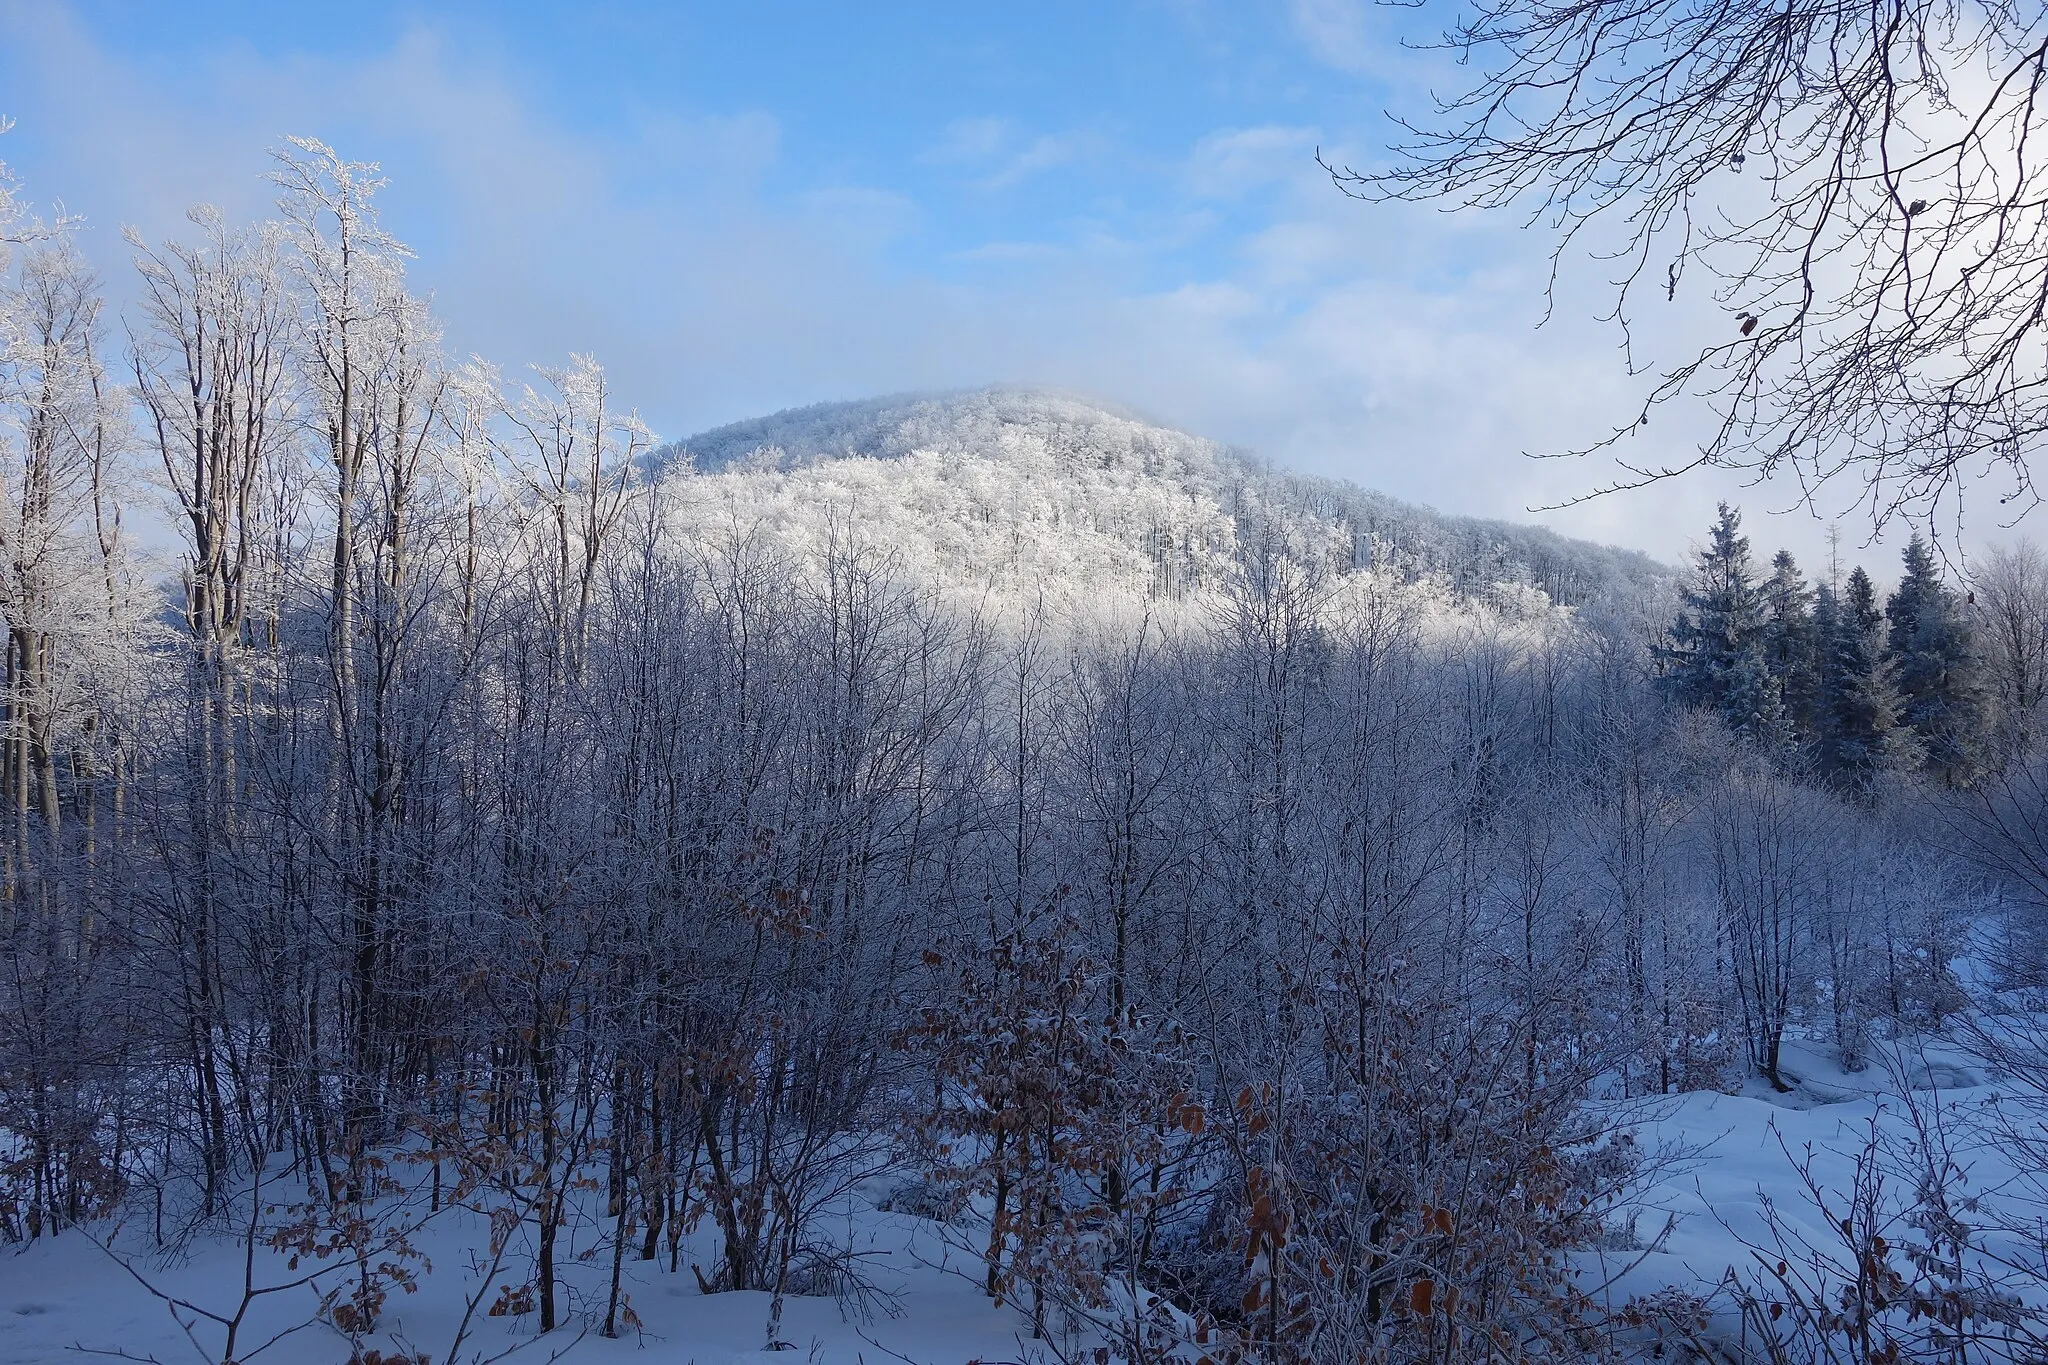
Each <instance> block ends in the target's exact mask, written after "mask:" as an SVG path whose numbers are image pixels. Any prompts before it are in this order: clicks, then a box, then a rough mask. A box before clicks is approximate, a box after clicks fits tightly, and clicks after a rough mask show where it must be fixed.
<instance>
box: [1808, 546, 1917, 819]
mask: <svg viewBox="0 0 2048 1365" xmlns="http://www.w3.org/2000/svg"><path fill="white" fill-rule="evenodd" d="M1883 626H1884V617H1883V615H1882V614H1881V613H1880V612H1879V611H1878V608H1877V589H1876V588H1875V587H1874V586H1873V585H1872V584H1871V581H1870V575H1869V574H1867V573H1865V572H1864V571H1863V570H1862V569H1861V568H1857V569H1854V570H1852V571H1851V572H1850V574H1849V581H1848V583H1847V584H1846V585H1845V586H1844V588H1843V590H1842V592H1841V593H1840V594H1839V595H1838V594H1836V593H1835V591H1834V590H1833V589H1832V588H1827V587H1823V588H1822V589H1821V592H1820V601H1819V604H1818V606H1817V608H1816V610H1815V629H1816V632H1817V634H1818V635H1819V636H1820V642H1821V650H1822V654H1821V660H1820V664H1821V666H1820V671H1819V678H1818V695H1817V706H1816V711H1817V717H1816V721H1817V726H1818V733H1817V735H1816V739H1815V743H1814V757H1815V766H1816V767H1817V768H1819V770H1820V772H1821V775H1822V776H1823V777H1825V778H1826V779H1827V780H1828V781H1829V782H1831V783H1832V784H1834V785H1835V786H1837V787H1839V788H1842V789H1844V790H1847V791H1854V792H1868V791H1869V790H1870V788H1871V786H1872V784H1873V783H1874V782H1875V780H1876V778H1877V776H1878V774H1879V773H1880V772H1882V771H1884V770H1885V769H1886V768H1887V767H1890V766H1893V765H1894V764H1895V763H1896V762H1897V761H1898V757H1899V753H1900V746H1901V744H1902V742H1903V740H1904V738H1905V737H1904V736H1901V735H1900V734H1899V732H1898V724H1899V705H1900V703H1899V697H1898V689H1897V686H1896V684H1895V682H1894V680H1893V676H1892V668H1891V663H1890V660H1889V658H1888V657H1887V655H1886V651H1885V647H1884V646H1885V641H1884V632H1883Z"/></svg>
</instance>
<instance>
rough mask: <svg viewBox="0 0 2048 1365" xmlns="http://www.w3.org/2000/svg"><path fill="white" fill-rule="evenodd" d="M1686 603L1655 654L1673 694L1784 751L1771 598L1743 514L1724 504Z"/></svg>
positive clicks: (1786, 730) (1784, 725)
mask: <svg viewBox="0 0 2048 1365" xmlns="http://www.w3.org/2000/svg"><path fill="white" fill-rule="evenodd" d="M1683 603H1684V606H1683V608H1682V609H1681V610H1680V611H1679V613H1678V619H1677V620H1676V621H1675V622H1673V623H1672V626H1671V631H1670V643H1669V644H1668V645H1667V646H1666V647H1665V648H1663V649H1662V650H1660V651H1659V652H1658V653H1659V657H1660V658H1661V659H1662V660H1663V662H1664V665H1665V677H1666V679H1667V680H1668V681H1669V683H1670V686H1671V687H1672V689H1673V690H1674V691H1675V692H1676V693H1677V694H1678V697H1679V699H1680V700H1681V701H1683V702H1684V703H1685V704H1687V705H1688V706H1696V707H1699V708H1701V709H1702V710H1707V711H1712V712H1713V713H1714V714H1716V715H1718V716H1719V717H1720V718H1721V719H1722V720H1723V721H1724V722H1726V724H1727V725H1728V727H1729V728H1730V729H1732V730H1734V731H1735V732H1736V733H1737V734H1741V735H1745V736H1747V737H1748V738H1750V739H1751V740H1754V741H1755V742H1756V743H1757V744H1758V745H1759V746H1760V747H1762V748H1764V749H1766V750H1778V749H1782V748H1783V747H1784V746H1785V745H1786V744H1787V743H1788V742H1789V740H1790V737H1791V735H1790V725H1789V724H1788V722H1787V719H1786V716H1785V706H1784V699H1783V694H1782V691H1781V689H1780V686H1779V682H1778V678H1777V675H1776V674H1775V673H1774V672H1773V671H1772V669H1771V665H1770V660H1769V658H1768V650H1769V648H1770V632H1769V625H1770V605H1769V599H1768V594H1767V593H1766V591H1765V589H1764V586H1763V585H1762V584H1760V583H1758V581H1757V578H1756V573H1755V570H1754V568H1753V567H1752V565H1751V563H1750V558H1749V537H1747V536H1745V535H1743V534H1742V514H1741V513H1740V512H1738V511H1736V510H1735V509H1734V508H1732V507H1730V506H1729V505H1728V504H1727V503H1725V502H1724V503H1722V504H1721V515H1720V519H1719V520H1718V521H1717V522H1716V523H1715V524H1714V529H1713V531H1712V533H1711V537H1710V539H1709V541H1708V544H1707V547H1706V548H1705V549H1704V550H1701V551H1700V552H1699V558H1698V563H1697V564H1696V565H1695V566H1694V568H1693V577H1692V583H1691V584H1690V585H1689V586H1688V587H1687V588H1686V590H1685V594H1684V597H1683Z"/></svg>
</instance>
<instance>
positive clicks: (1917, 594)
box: [1884, 535, 1984, 786]
mask: <svg viewBox="0 0 2048 1365" xmlns="http://www.w3.org/2000/svg"><path fill="white" fill-rule="evenodd" d="M1904 561H1905V574H1904V575H1903V576H1902V577H1901V578H1900V579H1899V586H1898V588H1897V589H1896V590H1895V591H1894V592H1893V593H1892V595H1891V597H1890V598H1889V599H1887V600H1886V602H1885V609H1884V614H1885V619H1886V621H1887V623H1888V628H1887V631H1886V640H1885V643H1886V650H1887V653H1888V654H1889V655H1890V659H1891V664H1892V667H1893V668H1894V669H1895V670H1896V672H1897V677H1898V687H1899V695H1900V699H1901V703H1902V704H1901V707H1900V717H1899V718H1900V720H1901V722H1902V723H1903V724H1905V725H1908V726H1910V727H1911V728H1912V730H1913V733H1914V735H1915V736H1916V737H1917V738H1918V739H1919V742H1920V744H1921V746H1922V750H1923V755H1924V757H1923V762H1924V764H1925V767H1926V770H1927V771H1928V772H1929V773H1931V774H1934V775H1937V776H1939V777H1940V778H1941V780H1942V781H1943V782H1945V783H1947V784H1948V785H1950V786H1961V785H1964V784H1966V783H1968V782H1969V781H1970V780H1971V778H1972V777H1973V776H1974V775H1975V772H1976V769H1977V766H1978V763H1979V761H1980V759H1981V756H1982V747H1983V745H1982V741H1983V732H1984V698H1983V682H1982V678H1981V676H1980V670H1979V666H1978V661H1977V657H1976V649H1975V646H1974V642H1973V641H1972V639H1971V631H1970V622H1969V617H1968V615H1967V614H1966V613H1965V612H1964V610H1963V604H1962V603H1961V601H1960V600H1958V598H1957V595H1956V593H1955V590H1954V589H1952V588H1950V587H1949V586H1948V585H1947V584H1945V583H1943V582H1942V581H1941V572H1940V570H1939V568H1938V567H1937V566H1936V565H1935V562H1934V556H1933V555H1932V554H1931V553H1929V551H1928V548H1927V545H1926V543H1925V542H1924V541H1922V540H1921V539H1920V537H1919V536H1917V535H1915V536H1914V537H1913V538H1912V540H1911V541H1909V542H1908V543H1907V545H1906V550H1905V554H1904Z"/></svg>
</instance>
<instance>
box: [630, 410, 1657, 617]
mask: <svg viewBox="0 0 2048 1365" xmlns="http://www.w3.org/2000/svg"><path fill="white" fill-rule="evenodd" d="M657 459H658V460H661V461H663V462H665V463H666V464H668V465H669V466H671V467H676V466H680V465H682V464H683V463H684V462H685V461H687V464H688V466H689V467H690V468H692V469H694V470H695V477H692V478H688V479H684V480H680V481H678V485H679V486H678V488H677V492H676V497H677V502H678V504H679V507H680V509H681V511H680V515H681V516H682V517H683V518H684V520H685V521H686V522H687V523H688V524H689V525H691V526H692V527H693V528H694V529H696V530H698V531H700V532H703V533H707V534H708V533H712V532H715V531H718V530H720V529H723V528H742V529H758V530H759V532H761V533H762V534H765V535H768V536H770V537H772V538H774V539H775V540H777V541H779V542H781V543H783V544H784V545H785V546H787V547H788V548H791V549H793V550H796V551H797V552H799V553H800V554H806V555H808V554H815V553H818V552H819V551H820V550H821V549H822V547H823V546H824V545H825V544H827V543H839V544H845V543H848V542H849V541H851V542H855V543H860V544H864V545H868V546H874V545H882V546H886V547H887V548H888V549H889V550H890V551H891V552H892V553H895V554H898V555H900V556H901V557H902V559H903V561H904V564H905V567H906V568H909V569H912V570H914V571H922V572H925V573H929V574H932V575H935V576H937V577H939V578H940V579H943V580H946V581H950V582H953V583H957V584H962V585H966V586H971V587H974V588H976V589H978V590H982V591H995V592H998V593H1000V592H1003V591H1005V590H1006V589H1021V590H1024V591H1027V592H1032V593H1037V592H1045V591H1051V592H1052V593H1054V594H1055V595H1057V593H1058V591H1059V588H1060V586H1061V585H1085V586H1086V591H1087V592H1088V593H1089V594H1090V595H1091V596H1100V595H1101V594H1103V593H1104V592H1107V591H1111V590H1113V589H1122V590H1124V591H1127V592H1140V593H1144V594H1149V595H1152V596H1155V597H1158V596H1163V597H1169V598H1179V597H1184V596H1186V595H1188V594H1189V593H1191V592H1196V591H1199V590H1200V589H1201V588H1203V587H1204V586H1206V585H1211V584H1214V583H1215V582H1217V581H1219V580H1220V578H1221V577H1222V575H1223V574H1224V573H1225V572H1226V571H1227V570H1228V568H1229V566H1230V565H1231V564H1232V562H1233V561H1234V560H1235V559H1236V557H1237V556H1238V555H1239V554H1240V553H1241V552H1243V551H1245V550H1247V549H1251V548H1254V547H1256V546H1258V545H1260V544H1262V543H1263V544H1267V545H1281V546H1285V547H1286V548H1287V549H1288V550H1290V551H1291V552H1292V553H1294V554H1295V555H1297V556H1304V555H1305V556H1308V557H1312V558H1314V559H1316V560H1317V561H1319V562H1321V563H1324V564H1326V565H1328V566H1329V567H1331V568H1333V569H1335V570H1336V571H1338V572H1340V573H1342V572H1350V571H1354V570H1360V569H1373V570H1378V571H1380V572H1382V573H1386V574H1390V575H1393V576H1395V577H1397V578H1400V579H1403V580H1415V579H1422V578H1428V579H1434V580H1437V581H1439V582H1441V583H1442V584H1443V585H1444V586H1445V587H1447V588H1448V589H1449V590H1450V591H1452V592H1453V593H1455V594H1457V595H1459V596H1464V597H1470V596H1481V595H1486V594H1492V593H1497V592H1498V591H1499V590H1500V588H1501V587H1502V585H1512V586H1517V587H1521V588H1537V589H1540V590H1541V591H1542V592H1543V593H1544V594H1546V595H1547V596H1548V598H1549V599H1550V600H1551V601H1552V602H1554V603H1556V604H1559V605H1564V606H1577V605H1583V604H1585V603H1587V602H1591V601H1594V600H1597V599H1600V598H1602V597H1604V596H1607V595H1610V594H1616V593H1625V592H1632V591H1635V590H1637V589H1640V588H1642V587H1646V586H1650V585H1654V584H1657V583H1659V582H1662V581H1666V580H1668V578H1669V576H1670V573H1671V571H1670V570H1669V569H1668V568H1666V567H1665V566H1663V565H1660V564H1658V563H1656V562H1655V561H1653V560H1651V559H1649V558H1648V557H1647V556H1644V555H1641V554H1637V553H1635V552H1632V551H1627V550H1620V549H1615V548H1612V547H1609V546H1603V545H1594V544H1590V543H1588V542H1585V541H1577V540H1570V539H1567V538H1565V537H1563V536H1560V535H1557V534H1556V533H1554V532H1552V531H1549V530H1547V529H1545V528H1543V527H1540V526H1527V525H1514V524H1510V523H1505V522H1498V521H1483V520H1478V519H1474V518H1469V517H1457V516H1447V515H1444V514H1441V513H1438V512H1435V511H1433V510H1431V509H1428V508H1424V507H1417V506H1413V505H1410V504H1407V503H1402V502H1398V501H1396V500H1394V499H1392V498H1389V497H1386V496H1385V495H1383V494H1379V493H1375V492H1371V491H1369V490H1366V489H1363V488H1360V487H1358V486H1357V485H1356V484H1352V483H1349V482H1345V481H1341V480H1336V479H1327V478H1317V477H1313V476H1309V475H1303V474H1295V473H1290V472H1287V471H1284V470H1280V469H1277V468H1275V467H1273V466H1272V465H1270V464H1268V463H1266V462H1264V461H1262V460H1260V459H1258V458H1257V457H1256V456H1253V455H1250V454H1248V453H1246V452H1243V451H1240V450H1234V449H1230V448H1227V447H1224V446H1222V445H1219V444H1217V443H1216V442H1214V441H1210V440H1206V439H1204V438H1202V437H1199V436H1192V435H1189V434H1187V433H1185V432H1181V431H1175V430H1172V429H1170V428H1166V427H1161V426H1156V425H1153V424H1151V423H1148V422H1145V421H1142V420H1140V419H1138V418H1136V417H1133V416H1131V415H1128V414H1125V413H1120V412H1117V411H1115V410H1113V409H1111V408H1108V407H1105V406H1103V405H1101V404H1100V403H1097V402H1093V401H1090V400H1087V399H1083V398H1080V397H1077V396H1074V395H1070V394H1063V393H1057V392H1049V391H1043V390H1033V389H1018V388H1003V387H997V388H988V389H980V390H974V391H971V392H965V393H954V394H937V395H918V394H906V395H897V396H893V397H887V398H877V399H872V400H868V401H866V402H856V403H824V404H818V405H816V406H813V407H806V408H794V409H790V410H789V411H786V412H779V413H776V414H774V415H772V416H768V417H762V418H756V419H753V420H751V421H746V422H739V423H735V424H733V425H731V426H725V427H719V428H717V429H716V430H713V431H707V432H704V433H702V434H700V435H698V436H694V437H691V438H689V439H688V440H685V441H681V442H678V443H676V444H674V445H672V446H669V447H667V448H666V449H664V450H663V451H662V452H660V453H659V454H658V456H657Z"/></svg>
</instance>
